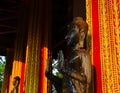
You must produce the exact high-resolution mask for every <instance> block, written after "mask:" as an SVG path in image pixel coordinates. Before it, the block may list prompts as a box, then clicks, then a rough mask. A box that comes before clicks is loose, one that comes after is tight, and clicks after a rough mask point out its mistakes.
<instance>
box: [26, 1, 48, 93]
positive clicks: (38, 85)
mask: <svg viewBox="0 0 120 93" xmlns="http://www.w3.org/2000/svg"><path fill="white" fill-rule="evenodd" d="M45 1H46V0H44V1H40V0H31V3H30V14H29V15H30V18H29V23H28V41H27V50H26V71H25V93H47V79H46V77H45V69H46V60H47V57H48V30H49V25H50V23H48V22H49V17H50V16H49V15H50V14H49V13H48V9H49V8H45V9H44V7H48V2H45Z"/></svg>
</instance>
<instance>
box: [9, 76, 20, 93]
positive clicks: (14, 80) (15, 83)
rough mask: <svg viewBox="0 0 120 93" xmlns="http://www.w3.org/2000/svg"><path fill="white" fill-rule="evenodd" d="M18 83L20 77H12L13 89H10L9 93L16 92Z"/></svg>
mask: <svg viewBox="0 0 120 93" xmlns="http://www.w3.org/2000/svg"><path fill="white" fill-rule="evenodd" d="M19 84H20V77H19V76H15V77H14V79H13V86H14V87H13V89H12V91H11V93H18V87H19Z"/></svg>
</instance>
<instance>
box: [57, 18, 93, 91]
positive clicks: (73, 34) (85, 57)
mask: <svg viewBox="0 0 120 93" xmlns="http://www.w3.org/2000/svg"><path fill="white" fill-rule="evenodd" d="M87 32H88V24H87V23H86V22H85V21H84V20H83V18H81V17H76V18H74V19H73V22H72V23H71V24H70V25H69V27H68V33H67V35H66V37H65V39H66V41H67V45H68V46H69V47H70V49H69V51H71V52H69V54H68V56H67V57H66V58H65V59H64V54H63V52H62V50H60V52H59V57H58V62H59V65H58V70H59V71H60V72H61V73H63V79H62V86H61V87H62V93H90V84H91V60H90V55H89V53H88V52H87V51H86V49H85V39H86V36H87Z"/></svg>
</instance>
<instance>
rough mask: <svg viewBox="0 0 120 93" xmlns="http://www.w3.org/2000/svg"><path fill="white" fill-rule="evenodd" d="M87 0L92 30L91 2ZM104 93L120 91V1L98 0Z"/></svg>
mask: <svg viewBox="0 0 120 93" xmlns="http://www.w3.org/2000/svg"><path fill="white" fill-rule="evenodd" d="M92 1H93V0H86V9H87V12H86V14H87V21H88V23H89V27H90V30H91V31H92V28H91V27H92V17H91V16H92V15H91V14H92V12H94V11H92V10H91V7H92V6H91V5H92V4H91V2H92ZM96 4H98V19H99V36H100V60H101V79H102V93H120V1H119V0H98V3H96Z"/></svg>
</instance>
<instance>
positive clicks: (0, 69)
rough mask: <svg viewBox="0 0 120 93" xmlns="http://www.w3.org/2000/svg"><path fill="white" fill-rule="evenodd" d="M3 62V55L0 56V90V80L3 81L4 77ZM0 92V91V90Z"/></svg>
mask: <svg viewBox="0 0 120 93" xmlns="http://www.w3.org/2000/svg"><path fill="white" fill-rule="evenodd" d="M5 63H6V59H5V57H2V56H0V90H1V87H2V82H3V78H4V69H5ZM0 93H1V91H0Z"/></svg>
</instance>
